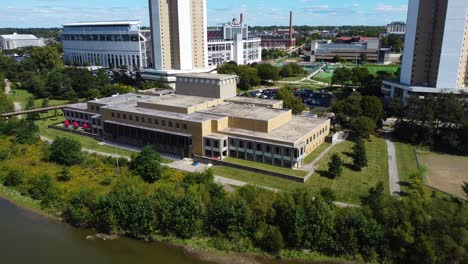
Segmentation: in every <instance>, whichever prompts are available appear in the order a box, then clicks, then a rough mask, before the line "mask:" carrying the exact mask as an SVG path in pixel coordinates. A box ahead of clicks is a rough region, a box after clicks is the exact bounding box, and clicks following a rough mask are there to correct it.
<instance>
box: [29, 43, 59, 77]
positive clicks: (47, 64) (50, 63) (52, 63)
mask: <svg viewBox="0 0 468 264" xmlns="http://www.w3.org/2000/svg"><path fill="white" fill-rule="evenodd" d="M29 60H30V61H31V62H32V63H33V64H34V65H35V66H36V68H37V69H38V70H39V71H50V70H53V69H56V68H61V67H63V62H62V59H61V58H60V53H59V51H58V49H57V47H54V46H51V45H47V46H44V47H36V48H33V50H32V51H31V53H30V58H29Z"/></svg>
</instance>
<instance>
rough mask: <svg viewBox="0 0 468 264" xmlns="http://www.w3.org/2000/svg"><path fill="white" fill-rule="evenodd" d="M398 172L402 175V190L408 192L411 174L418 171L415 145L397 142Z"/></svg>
mask: <svg viewBox="0 0 468 264" xmlns="http://www.w3.org/2000/svg"><path fill="white" fill-rule="evenodd" d="M395 148H396V155H397V163H398V174H399V175H400V183H401V186H400V187H401V191H402V192H406V191H407V190H408V189H407V186H408V183H409V180H410V176H411V174H414V173H418V172H419V168H418V163H417V161H416V153H415V148H414V146H412V145H410V144H405V143H401V142H395Z"/></svg>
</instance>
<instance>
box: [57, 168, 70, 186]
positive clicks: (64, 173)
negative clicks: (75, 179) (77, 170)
mask: <svg viewBox="0 0 468 264" xmlns="http://www.w3.org/2000/svg"><path fill="white" fill-rule="evenodd" d="M71 178H72V175H71V173H70V169H68V167H66V166H64V167H63V168H62V170H61V171H60V174H59V175H58V176H57V180H59V181H61V182H69V181H70V180H71Z"/></svg>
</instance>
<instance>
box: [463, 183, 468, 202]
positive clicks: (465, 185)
mask: <svg viewBox="0 0 468 264" xmlns="http://www.w3.org/2000/svg"><path fill="white" fill-rule="evenodd" d="M462 189H463V192H464V193H465V196H466V197H467V198H468V182H463V186H462Z"/></svg>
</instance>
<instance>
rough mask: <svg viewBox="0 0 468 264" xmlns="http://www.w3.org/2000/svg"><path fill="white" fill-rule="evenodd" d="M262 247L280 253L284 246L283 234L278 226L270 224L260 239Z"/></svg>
mask: <svg viewBox="0 0 468 264" xmlns="http://www.w3.org/2000/svg"><path fill="white" fill-rule="evenodd" d="M260 247H261V248H262V249H263V250H265V251H267V252H270V253H273V254H278V253H280V252H281V250H282V249H283V248H284V239H283V234H281V231H280V230H279V228H278V227H276V226H268V227H267V228H266V230H265V232H264V233H263V236H262V238H261V240H260Z"/></svg>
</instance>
